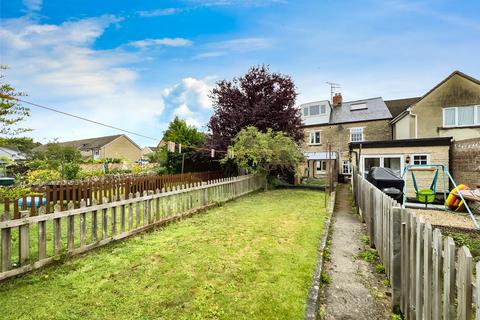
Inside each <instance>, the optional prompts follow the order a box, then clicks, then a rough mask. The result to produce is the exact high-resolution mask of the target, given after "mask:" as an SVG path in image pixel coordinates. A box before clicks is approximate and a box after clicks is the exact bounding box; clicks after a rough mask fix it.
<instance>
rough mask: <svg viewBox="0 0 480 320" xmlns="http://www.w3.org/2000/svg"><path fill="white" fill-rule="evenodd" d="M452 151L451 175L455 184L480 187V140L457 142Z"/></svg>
mask: <svg viewBox="0 0 480 320" xmlns="http://www.w3.org/2000/svg"><path fill="white" fill-rule="evenodd" d="M450 150H451V151H450V152H451V154H450V173H451V174H452V176H453V179H454V180H455V183H456V184H457V185H458V184H460V183H463V184H466V185H468V186H469V187H471V188H473V187H475V186H480V138H474V139H467V140H461V141H455V142H454V143H453V146H452V148H451V149H450Z"/></svg>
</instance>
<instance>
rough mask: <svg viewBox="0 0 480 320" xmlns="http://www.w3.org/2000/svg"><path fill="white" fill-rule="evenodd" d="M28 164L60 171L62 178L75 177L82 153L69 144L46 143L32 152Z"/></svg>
mask: <svg viewBox="0 0 480 320" xmlns="http://www.w3.org/2000/svg"><path fill="white" fill-rule="evenodd" d="M33 158H34V160H33V161H32V162H31V163H30V166H31V167H32V168H34V169H50V170H56V171H58V172H59V173H60V175H61V178H62V179H76V178H77V176H78V174H79V172H80V162H81V160H82V154H81V153H80V151H79V150H78V149H77V148H75V147H71V146H63V145H61V144H59V143H48V144H46V145H45V146H43V147H42V148H41V149H40V150H37V151H35V152H34V156H33Z"/></svg>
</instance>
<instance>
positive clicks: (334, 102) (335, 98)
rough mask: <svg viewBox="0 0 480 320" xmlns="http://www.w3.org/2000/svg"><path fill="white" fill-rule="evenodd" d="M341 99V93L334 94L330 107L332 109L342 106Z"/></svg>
mask: <svg viewBox="0 0 480 320" xmlns="http://www.w3.org/2000/svg"><path fill="white" fill-rule="evenodd" d="M342 101H343V98H342V94H341V93H335V95H334V96H333V98H332V105H333V106H334V107H337V106H339V105H341V104H342Z"/></svg>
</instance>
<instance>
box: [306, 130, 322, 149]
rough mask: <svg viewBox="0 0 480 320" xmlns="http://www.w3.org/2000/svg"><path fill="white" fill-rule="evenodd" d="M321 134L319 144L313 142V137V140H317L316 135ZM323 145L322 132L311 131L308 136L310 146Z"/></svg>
mask: <svg viewBox="0 0 480 320" xmlns="http://www.w3.org/2000/svg"><path fill="white" fill-rule="evenodd" d="M317 132H318V133H319V136H318V142H312V135H313V137H314V139H313V140H315V134H316V133H317ZM321 144H322V130H313V131H310V132H309V134H308V145H310V146H319V145H321Z"/></svg>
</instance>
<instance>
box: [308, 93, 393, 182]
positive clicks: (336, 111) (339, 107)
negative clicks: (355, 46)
mask: <svg viewBox="0 0 480 320" xmlns="http://www.w3.org/2000/svg"><path fill="white" fill-rule="evenodd" d="M299 107H300V108H301V110H302V122H303V129H304V132H305V140H304V143H303V145H302V150H303V152H304V154H305V156H306V158H307V162H306V163H305V164H304V167H303V170H302V172H303V176H304V177H322V176H325V175H326V174H327V173H328V172H333V176H334V179H335V180H336V179H337V178H338V177H339V178H340V179H344V178H345V177H349V176H350V175H351V162H350V154H349V143H350V142H358V141H370V140H384V139H391V137H392V129H391V125H390V120H391V119H392V115H391V113H390V111H389V109H388V107H387V105H386V104H385V102H384V101H383V99H382V98H380V97H377V98H371V99H363V100H356V101H348V102H343V101H342V96H341V95H340V94H336V95H335V96H334V97H333V102H332V103H331V104H330V102H329V101H327V100H323V101H316V102H311V103H306V104H302V105H300V106H299ZM329 148H330V151H331V152H330V153H329V152H328V151H329ZM330 170H331V171H330Z"/></svg>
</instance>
